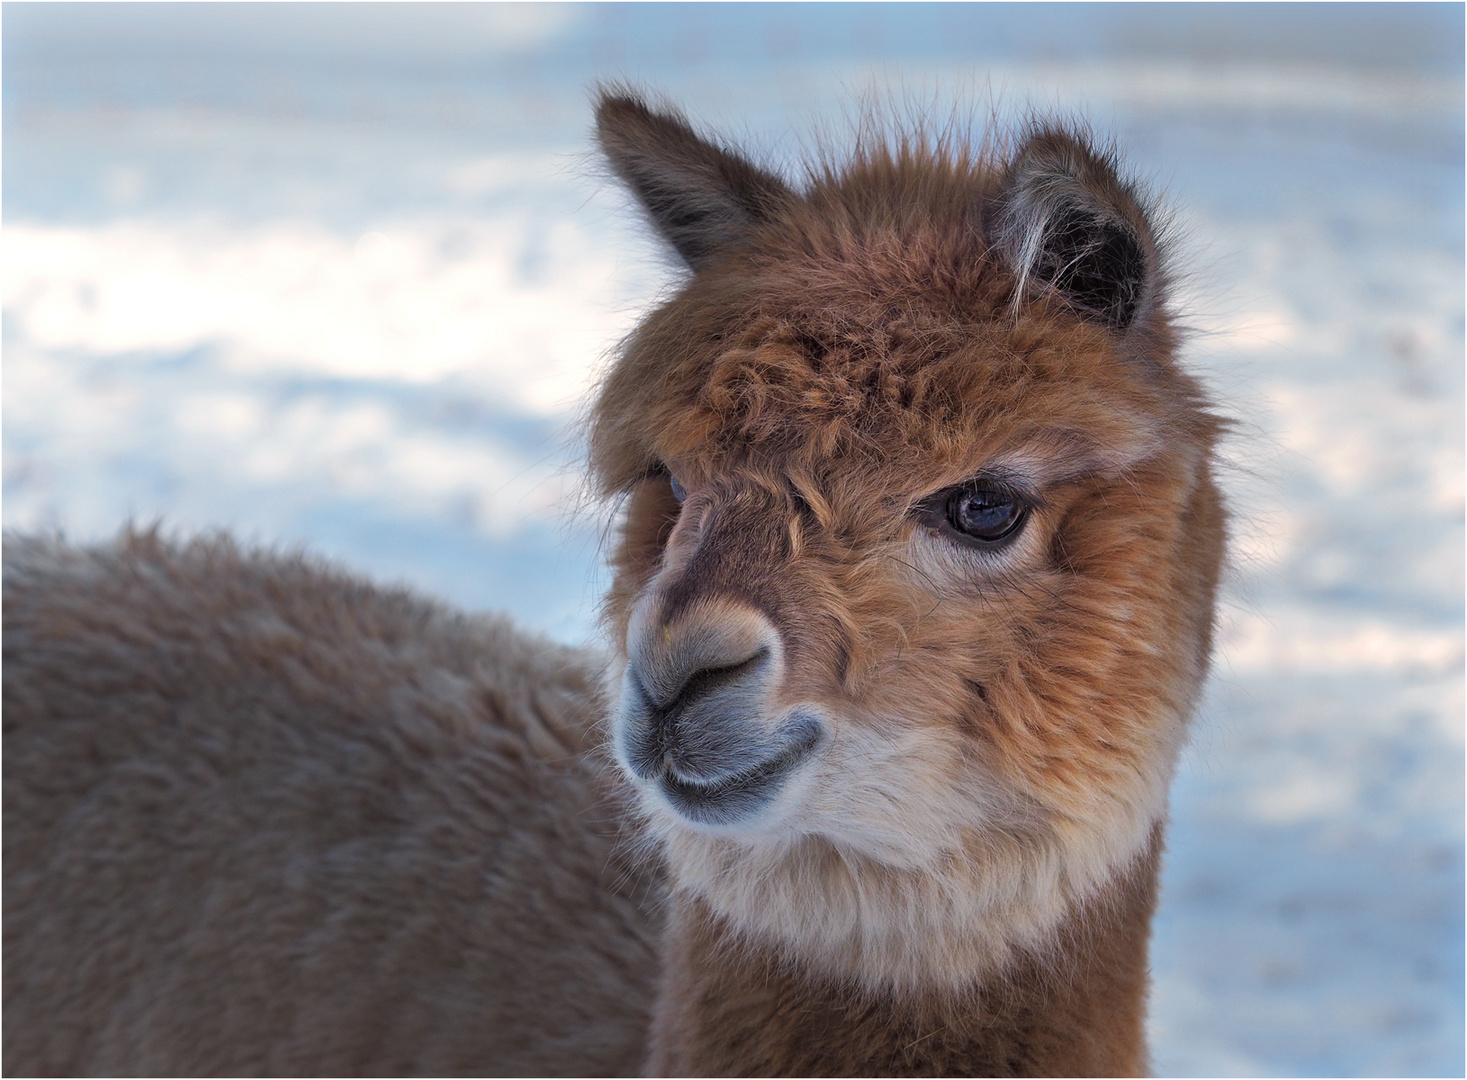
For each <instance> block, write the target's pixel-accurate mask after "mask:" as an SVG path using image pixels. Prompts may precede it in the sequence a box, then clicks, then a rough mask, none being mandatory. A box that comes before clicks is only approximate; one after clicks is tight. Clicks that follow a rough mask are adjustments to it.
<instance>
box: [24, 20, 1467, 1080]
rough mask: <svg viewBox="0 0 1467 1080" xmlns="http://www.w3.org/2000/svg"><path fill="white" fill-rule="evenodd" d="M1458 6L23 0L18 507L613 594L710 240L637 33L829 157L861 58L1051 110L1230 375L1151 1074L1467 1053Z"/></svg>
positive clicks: (699, 88) (505, 583) (939, 88)
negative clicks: (610, 366)
mask: <svg viewBox="0 0 1467 1080" xmlns="http://www.w3.org/2000/svg"><path fill="white" fill-rule="evenodd" d="M1463 32H1464V26H1463V8H1462V7H1461V6H1460V5H1457V4H1442V5H1411V4H1401V5H1394V4H1393V5H1379V6H1377V5H1372V4H1358V5H1356V4H1351V5H1343V6H1335V5H1330V4H1309V5H1300V6H1291V5H1281V6H1274V5H1244V6H1238V7H1234V6H1228V5H1223V6H1205V5H1197V6H1190V5H1186V6H1175V7H1174V6H1170V5H1153V4H1144V5H1135V6H1131V5H1118V6H1104V5H1094V6H1090V5H1084V6H1070V5H1065V4H1045V5H1035V6H1009V5H1003V4H992V5H989V4H978V5H968V4H940V5H924V4H903V5H886V4H879V3H874V4H860V5H845V4H819V5H800V4H793V5H748V6H741V5H722V4H690V5H681V4H657V5H640V4H593V5H585V6H582V5H576V4H544V5H514V4H507V5H476V4H446V5H435V4H418V5H407V6H399V5H393V4H365V5H357V4H321V5H316V4H301V5H289V4H260V5H235V4H208V5H197V6H196V5H190V4H158V5H152V4H145V5H131V4H102V5H92V4H58V5H43V4H28V3H7V4H6V5H5V7H4V11H3V62H4V63H3V123H4V156H3V199H4V204H3V287H4V321H3V335H4V336H3V346H4V368H3V410H4V423H3V439H4V457H3V465H4V503H3V514H4V524H5V527H6V528H7V529H12V530H26V531H33V530H60V531H62V532H64V533H65V535H67V536H68V537H70V538H72V539H74V540H77V541H95V540H101V539H104V538H106V537H108V536H111V535H113V534H115V533H116V531H117V530H118V529H119V527H120V526H121V525H122V524H123V523H124V522H126V521H129V520H131V521H135V522H138V523H144V524H146V523H151V522H154V521H161V522H162V524H163V527H164V529H165V530H166V531H168V532H172V533H176V534H190V533H195V532H199V531H202V530H208V529H214V528H220V527H223V528H228V529H230V530H233V531H234V532H235V533H237V534H238V535H240V536H242V537H244V538H246V539H249V540H252V541H256V542H260V543H267V544H273V545H279V546H285V547H293V546H297V545H303V546H305V547H306V548H308V549H309V550H311V551H314V552H317V553H319V554H321V555H325V556H328V557H330V558H332V559H334V560H337V561H339V562H341V563H343V564H345V565H347V566H350V567H353V568H355V569H357V570H360V571H364V572H367V573H370V574H372V575H374V576H376V577H377V578H379V579H381V580H384V581H400V582H408V583H411V584H413V585H414V586H416V587H418V588H420V589H422V590H424V591H426V592H428V593H431V594H434V595H437V596H440V597H443V598H445V599H447V600H449V601H451V602H453V603H456V604H460V605H463V606H466V607H469V608H475V609H478V608H505V609H508V610H510V611H511V612H513V613H514V614H515V615H516V616H517V617H518V618H519V619H520V620H521V621H522V622H523V623H524V624H526V625H528V626H531V627H534V628H536V629H538V630H541V631H543V632H546V633H548V634H551V635H552V636H554V637H557V638H559V639H562V640H567V641H583V640H588V639H591V638H593V637H594V632H595V626H594V624H595V612H596V600H597V597H598V595H599V593H600V591H601V588H602V585H603V583H604V577H603V574H602V571H601V568H600V565H599V564H600V542H601V539H602V536H603V531H604V527H605V521H604V514H603V513H602V512H601V511H599V510H597V509H595V508H591V509H588V508H586V506H585V504H584V502H583V501H580V500H579V499H578V494H579V492H580V480H579V470H578V464H577V463H578V459H579V454H580V449H579V446H578V444H577V441H576V433H575V421H576V417H577V415H578V409H579V408H580V406H581V404H582V402H583V401H584V396H585V394H586V391H587V389H588V387H589V386H590V385H591V384H592V382H593V380H594V377H595V375H596V372H597V371H598V369H599V368H600V367H601V365H602V364H604V363H605V361H606V358H607V356H608V351H609V350H610V349H611V348H612V347H613V346H614V344H615V342H616V341H617V340H618V338H619V337H620V336H621V335H623V334H625V333H626V332H627V330H628V329H630V327H631V326H632V325H633V324H634V322H635V320H636V318H637V316H638V313H639V312H641V311H643V310H644V309H645V308H646V307H647V305H648V304H649V303H651V302H652V301H653V300H654V299H655V298H656V297H658V296H659V295H662V294H663V293H665V291H666V290H668V289H669V288H671V287H673V286H675V284H676V283H677V281H678V280H679V273H680V271H678V269H677V268H676V266H675V265H674V264H673V262H672V261H671V260H670V259H669V258H668V257H667V255H666V253H665V252H663V251H662V250H660V249H659V247H658V245H657V244H656V243H654V242H653V240H652V239H651V238H650V237H649V236H648V235H647V233H646V232H645V230H644V229H643V228H642V226H641V223H640V221H639V219H638V217H637V215H636V213H635V212H634V210H633V208H632V207H631V205H630V203H629V201H628V200H627V198H626V197H625V196H624V195H623V194H622V193H621V192H620V191H618V190H617V189H616V188H615V187H614V186H613V185H611V184H609V183H608V182H607V181H606V180H605V178H604V176H603V174H602V173H601V171H600V170H599V167H598V164H597V162H596V161H595V159H594V158H593V157H592V156H591V155H590V153H589V148H590V138H589V129H590V109H589V105H588V101H589V91H590V88H591V87H592V85H593V84H594V83H595V81H596V80H598V79H605V78H627V79H632V80H636V81H638V82H641V83H644V84H646V85H648V86H650V87H653V88H656V89H657V90H660V91H662V92H665V93H666V94H668V95H669V96H670V97H671V98H672V99H673V100H675V101H676V102H678V103H680V104H681V105H682V106H683V107H684V108H685V109H686V110H687V111H688V112H689V113H690V114H691V115H692V116H693V117H694V118H695V119H696V120H698V121H699V122H701V123H704V124H706V125H708V126H709V127H711V128H712V129H714V130H716V131H718V132H720V133H723V134H725V135H727V136H729V137H731V138H732V139H733V140H734V141H736V142H740V143H742V144H744V145H746V146H748V147H750V148H752V149H753V150H754V151H755V152H756V153H757V154H758V155H759V156H760V157H761V158H762V159H763V160H765V161H767V162H770V163H773V164H775V165H777V166H780V167H783V168H785V169H786V170H789V171H790V172H791V173H793V171H794V168H795V165H796V163H797V162H798V161H799V160H800V159H801V157H802V155H803V154H804V153H806V152H807V151H808V150H809V148H810V146H811V145H812V144H813V142H814V140H815V138H816V137H817V135H818V136H819V137H821V138H824V139H826V140H828V141H830V142H834V143H839V141H840V138H841V133H842V131H844V130H846V129H847V127H848V125H849V123H850V120H851V118H852V117H853V116H854V111H853V109H854V105H853V103H855V102H856V101H858V100H859V99H860V98H861V97H862V96H863V95H866V96H870V95H872V94H875V95H877V96H884V97H891V98H894V99H895V100H897V101H901V102H907V103H908V104H909V105H910V106H911V107H912V108H926V109H936V110H937V111H939V112H940V113H942V114H943V115H946V114H947V113H948V111H950V110H951V109H952V108H954V107H955V106H956V108H957V109H958V110H959V112H960V114H965V110H968V109H971V110H972V114H973V115H974V116H976V117H978V122H979V123H982V122H985V118H986V117H988V116H989V115H990V111H991V108H992V106H993V104H994V103H996V105H997V109H998V112H999V113H1000V114H1001V115H1004V116H1009V117H1013V116H1019V115H1022V114H1023V113H1024V112H1025V111H1026V110H1027V109H1030V108H1033V107H1039V108H1059V109H1062V110H1065V111H1069V112H1076V113H1079V114H1080V115H1082V116H1084V117H1085V118H1087V119H1088V120H1089V121H1090V122H1091V123H1092V124H1093V125H1094V126H1095V128H1096V129H1098V130H1099V131H1101V132H1106V133H1113V134H1114V136H1115V137H1116V139H1117V140H1118V142H1119V144H1120V146H1121V147H1122V149H1123V151H1124V153H1125V155H1126V158H1127V160H1128V161H1129V163H1130V166H1131V168H1132V170H1133V171H1134V172H1135V174H1137V175H1138V176H1140V177H1141V178H1143V179H1145V180H1147V181H1148V182H1150V183H1151V184H1153V185H1154V186H1155V187H1156V188H1157V189H1158V190H1160V191H1161V192H1163V194H1164V196H1165V198H1166V200H1167V201H1168V203H1169V204H1170V205H1171V206H1172V207H1173V208H1174V209H1175V212H1176V215H1177V221H1178V224H1179V226H1180V228H1181V236H1182V241H1181V250H1180V251H1179V262H1180V263H1181V265H1182V266H1183V267H1184V268H1185V269H1186V270H1187V271H1188V274H1187V277H1186V279H1185V281H1184V282H1183V290H1182V296H1181V298H1180V299H1181V304H1182V307H1183V309H1184V311H1185V312H1186V313H1187V319H1188V323H1189V325H1190V326H1191V327H1192V328H1193V330H1194V333H1193V335H1192V338H1191V340H1190V344H1189V346H1188V353H1187V355H1188V360H1189V362H1190V363H1191V364H1192V365H1193V366H1194V367H1195V368H1196V369H1198V370H1200V371H1201V372H1202V373H1203V374H1204V375H1205V377H1206V378H1207V379H1208V381H1209V383H1210V385H1211V386H1212V388H1213V389H1214V391H1215V394H1216V396H1217V398H1218V400H1219V401H1220V402H1221V403H1222V406H1223V408H1224V409H1225V410H1226V411H1227V412H1229V413H1230V414H1231V415H1233V416H1234V417H1236V418H1237V419H1238V421H1239V423H1238V427H1237V430H1236V433H1235V434H1234V436H1233V437H1232V439H1231V440H1230V442H1229V444H1228V447H1227V453H1228V462H1227V466H1226V475H1225V477H1224V482H1225V485H1226V487H1227V490H1228V492H1229V495H1230V498H1231V501H1232V506H1233V508H1234V511H1235V514H1236V525H1235V529H1236V541H1235V545H1234V559H1233V566H1232V571H1231V574H1230V580H1229V584H1228V593H1227V596H1226V598H1225V602H1224V610H1223V626H1222V644H1221V651H1220V655H1219V657H1218V660H1217V665H1216V674H1215V676H1214V678H1213V680H1212V683H1211V689H1210V692H1209V695H1208V698H1207V701H1206V705H1205V708H1204V710H1203V714H1202V716H1201V718H1200V720H1199V723H1198V726H1197V731H1196V735H1195V738H1194V740H1193V745H1192V747H1191V749H1190V751H1189V752H1188V754H1187V757H1186V759H1185V760H1184V763H1183V767H1182V772H1181V776H1180V778H1179V782H1178V785H1177V788H1176V791H1175V797H1174V819H1175V820H1174V825H1173V827H1172V830H1171V834H1170V848H1171V853H1170V857H1169V861H1168V863H1167V864H1166V871H1165V878H1164V883H1163V889H1164V893H1163V900H1162V907H1161V911H1160V914H1159V917H1158V921H1157V927H1156V940H1155V946H1154V955H1153V961H1152V962H1153V968H1154V972H1155V976H1156V981H1155V989H1154V992H1153V1008H1152V1019H1151V1025H1152V1032H1151V1034H1152V1039H1153V1045H1154V1051H1155V1057H1156V1061H1155V1066H1156V1070H1157V1072H1158V1073H1160V1074H1162V1075H1167V1074H1173V1075H1288V1074H1298V1075H1307V1074H1314V1075H1452V1074H1456V1075H1461V1074H1462V1071H1463V1068H1464V1061H1463V1010H1464V999H1463V947H1464V941H1463V764H1464V758H1463V707H1464V703H1463V588H1464V582H1463V490H1464V473H1463V439H1464V431H1463V400H1464V389H1463V369H1464V365H1463V294H1464V276H1463V240H1464V222H1463V205H1464V197H1463V185H1464V171H1463V154H1464V145H1463V124H1464V115H1463V92H1464V87H1463Z"/></svg>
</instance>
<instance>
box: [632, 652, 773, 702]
mask: <svg viewBox="0 0 1467 1080" xmlns="http://www.w3.org/2000/svg"><path fill="white" fill-rule="evenodd" d="M767 659H769V650H768V649H766V648H761V649H759V650H758V651H756V652H755V653H754V654H753V655H752V656H749V657H747V658H745V659H743V660H740V661H738V662H737V663H734V664H722V665H720V666H718V667H706V668H702V669H701V670H698V671H694V672H693V673H692V674H691V675H689V676H688V677H687V679H685V680H684V681H683V684H682V685H681V686H680V687H678V688H677V690H676V691H675V692H673V693H672V694H671V695H669V696H668V698H667V699H666V700H665V701H663V702H657V701H655V700H653V699H652V697H651V695H648V701H649V702H651V704H652V707H653V710H654V711H655V712H658V713H666V714H669V715H671V714H676V713H677V712H679V711H681V709H682V707H683V706H684V705H686V704H687V703H688V702H690V701H696V700H697V699H698V698H700V697H703V696H704V695H705V694H710V693H712V692H714V691H715V690H720V689H722V688H723V687H725V686H728V685H730V684H732V683H737V682H742V681H743V680H744V679H745V678H747V677H748V676H749V675H750V674H752V673H753V672H754V670H755V669H757V668H758V667H759V666H760V665H762V664H763V663H764V661H765V660H767ZM643 693H646V690H645V688H644V690H643Z"/></svg>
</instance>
